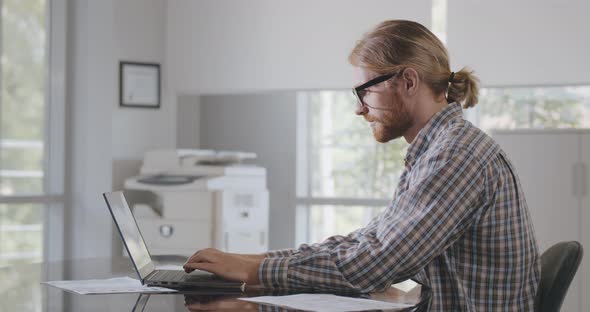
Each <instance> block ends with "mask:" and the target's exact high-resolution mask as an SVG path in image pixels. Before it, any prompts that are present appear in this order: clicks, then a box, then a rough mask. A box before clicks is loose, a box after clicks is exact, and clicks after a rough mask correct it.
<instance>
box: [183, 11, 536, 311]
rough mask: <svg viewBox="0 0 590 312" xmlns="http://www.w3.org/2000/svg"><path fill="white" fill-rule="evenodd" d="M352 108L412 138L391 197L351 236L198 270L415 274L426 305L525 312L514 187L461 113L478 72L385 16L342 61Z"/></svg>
mask: <svg viewBox="0 0 590 312" xmlns="http://www.w3.org/2000/svg"><path fill="white" fill-rule="evenodd" d="M349 60H350V62H351V63H352V65H354V66H355V70H356V76H357V80H358V84H357V87H355V88H354V89H353V92H354V94H355V96H356V99H357V103H358V105H357V109H356V114H357V115H359V116H363V117H364V119H365V120H366V121H367V122H368V123H369V124H370V127H371V129H372V132H373V136H374V137H375V139H376V140H377V141H378V142H381V143H386V142H389V141H391V140H394V139H396V138H399V137H404V139H405V140H406V141H407V142H408V143H410V146H409V148H408V151H407V155H406V158H405V170H404V171H403V173H402V175H401V177H400V182H399V184H398V187H397V189H396V192H395V195H394V198H393V200H392V202H391V204H390V206H389V207H388V209H386V210H385V211H384V212H383V213H382V214H381V215H379V216H377V217H376V218H375V219H373V220H372V221H371V222H370V223H369V224H368V225H367V226H366V227H364V228H361V229H358V230H356V231H354V232H352V233H350V234H348V235H347V236H333V237H330V238H328V239H327V240H325V241H324V242H322V243H318V244H312V245H305V244H304V245H301V246H299V248H297V249H288V250H278V251H272V252H269V253H267V254H265V255H241V254H230V253H224V252H220V251H218V250H215V249H205V250H202V251H198V252H197V253H195V254H194V255H193V256H192V257H191V258H189V259H188V260H187V263H186V264H185V269H186V270H187V272H188V271H191V270H194V269H201V270H206V271H210V272H213V273H216V274H218V275H220V276H222V277H225V278H227V279H232V280H240V281H244V282H246V283H248V284H260V285H261V286H263V287H268V288H283V289H301V290H313V291H334V290H338V289H355V290H358V291H360V292H367V293H368V292H376V291H383V290H385V289H386V288H387V287H390V286H391V284H392V283H396V282H400V281H403V280H406V279H414V280H416V281H417V282H419V283H420V284H422V285H425V286H427V287H430V288H431V289H432V292H433V297H432V301H431V303H430V310H433V311H456V310H465V311H533V309H534V306H533V305H534V297H535V293H536V289H537V285H538V281H539V278H540V258H539V254H538V249H537V244H536V240H535V235H534V231H533V227H532V223H531V219H530V216H529V213H528V208H527V205H526V201H525V199H524V195H523V193H522V188H521V186H520V183H519V180H518V177H517V175H516V172H515V170H514V167H513V166H512V164H511V163H510V161H509V160H508V157H507V156H506V154H505V153H504V152H503V151H502V150H501V149H500V147H499V146H498V145H497V144H496V143H495V142H494V141H493V140H492V139H491V138H490V137H489V136H487V135H486V134H485V133H483V132H482V131H481V130H479V129H477V128H476V127H474V126H473V125H472V124H471V123H470V122H468V121H466V120H464V119H463V117H462V108H461V105H460V104H459V103H463V107H465V108H468V107H472V106H474V105H475V104H477V92H478V85H477V78H476V77H475V76H473V73H472V72H470V71H469V70H467V69H462V70H461V71H459V72H456V73H454V72H451V71H450V70H449V62H448V55H447V51H446V49H445V48H444V46H443V45H442V43H441V42H440V41H439V40H438V39H437V38H436V36H434V35H433V34H432V33H431V32H430V31H428V29H426V28H425V27H424V26H422V25H420V24H418V23H415V22H411V21H402V20H396V21H385V22H383V23H381V24H380V25H378V26H377V27H376V28H375V29H374V30H373V31H371V32H369V33H367V34H365V36H364V37H363V38H362V39H361V40H360V41H359V42H358V43H357V45H356V46H355V48H354V49H353V51H352V52H351V54H350V57H349Z"/></svg>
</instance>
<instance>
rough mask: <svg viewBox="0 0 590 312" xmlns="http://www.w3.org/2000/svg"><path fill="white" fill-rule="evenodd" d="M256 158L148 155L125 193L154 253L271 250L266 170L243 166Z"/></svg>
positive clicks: (226, 154) (229, 154) (190, 153)
mask: <svg viewBox="0 0 590 312" xmlns="http://www.w3.org/2000/svg"><path fill="white" fill-rule="evenodd" d="M254 158H256V154H253V153H241V152H215V151H211V150H157V151H151V152H148V153H146V154H145V157H144V160H143V165H142V167H141V170H140V175H139V176H137V177H131V178H129V179H127V180H126V181H125V190H126V193H127V198H128V200H129V202H130V206H131V207H132V210H133V214H134V215H135V218H136V220H137V224H138V226H139V228H140V230H141V233H142V235H143V238H144V240H145V241H146V243H147V245H148V248H149V249H150V252H151V253H152V254H154V255H183V256H190V255H192V254H193V253H194V252H195V251H196V250H199V249H202V248H207V247H214V248H217V249H220V250H223V251H227V252H235V253H262V252H265V251H267V250H268V226H269V217H268V215H269V213H268V190H267V186H266V170H265V168H262V167H258V166H254V165H245V164H242V161H243V160H245V159H254Z"/></svg>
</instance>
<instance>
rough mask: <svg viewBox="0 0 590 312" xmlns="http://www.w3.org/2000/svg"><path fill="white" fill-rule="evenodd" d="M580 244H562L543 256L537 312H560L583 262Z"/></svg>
mask: <svg viewBox="0 0 590 312" xmlns="http://www.w3.org/2000/svg"><path fill="white" fill-rule="evenodd" d="M583 254H584V249H583V248H582V245H581V244H580V243H579V242H576V241H571V242H560V243H557V244H555V245H553V246H551V247H550V248H549V249H547V250H546V251H545V252H544V253H543V254H542V255H541V282H540V283H539V288H538V289H537V295H536V298H535V311H536V312H559V310H560V309H561V304H562V303H563V299H564V298H565V294H566V293H567V290H568V288H569V286H570V283H571V282H572V280H573V279H574V275H576V271H577V270H578V266H580V262H581V261H582V256H583Z"/></svg>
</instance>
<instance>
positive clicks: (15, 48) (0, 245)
mask: <svg viewBox="0 0 590 312" xmlns="http://www.w3.org/2000/svg"><path fill="white" fill-rule="evenodd" d="M1 9H2V15H1V16H0V23H1V25H2V27H1V29H2V33H1V34H0V40H1V42H0V64H1V66H0V68H1V71H0V139H1V140H2V143H3V145H2V148H1V149H0V169H1V170H3V174H2V176H0V194H2V195H13V194H31V193H42V192H43V180H42V177H19V176H15V175H11V174H8V173H7V171H15V170H16V171H23V170H24V171H33V172H43V159H44V155H43V148H42V145H39V144H37V146H35V144H32V146H26V144H25V146H22V145H21V146H19V144H20V143H22V142H23V141H27V142H29V143H30V142H43V140H44V128H45V122H44V116H45V112H44V109H45V83H46V68H47V66H46V26H45V25H46V18H45V16H46V14H47V12H46V1H45V0H3V1H2V8H1ZM7 142H12V143H13V144H12V145H10V144H8V143H7ZM14 143H16V145H15V144H14ZM42 224H43V206H41V205H34V204H12V205H0V266H3V265H8V264H14V263H17V262H23V260H24V261H39V260H41V258H40V257H39V256H36V257H28V258H26V259H18V258H13V257H12V256H10V255H15V254H19V253H31V254H39V255H40V254H41V253H42V248H43V246H42V241H43V240H42V237H43V231H42ZM9 256H10V257H9ZM35 283H38V277H37V280H35ZM2 286H3V285H0V288H2Z"/></svg>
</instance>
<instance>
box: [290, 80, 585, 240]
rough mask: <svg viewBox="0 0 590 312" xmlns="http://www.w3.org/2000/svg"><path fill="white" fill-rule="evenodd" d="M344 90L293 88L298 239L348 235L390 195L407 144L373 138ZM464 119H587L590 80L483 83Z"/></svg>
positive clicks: (572, 124)
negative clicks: (545, 84)
mask: <svg viewBox="0 0 590 312" xmlns="http://www.w3.org/2000/svg"><path fill="white" fill-rule="evenodd" d="M354 101H355V100H354V97H353V96H352V95H351V94H350V91H348V90H344V91H343V90H339V91H314V92H301V93H299V95H298V106H299V108H298V139H297V154H298V155H297V184H296V185H297V190H296V192H297V202H296V204H297V218H298V221H297V231H298V233H297V243H303V242H319V241H322V240H323V239H325V238H326V237H329V236H331V235H334V234H340V235H346V234H348V233H349V232H351V231H353V230H355V229H357V228H360V227H362V226H364V225H366V224H367V223H368V222H369V221H370V220H371V218H373V217H374V216H376V215H377V214H378V213H379V212H381V211H382V210H383V209H385V208H386V207H387V205H388V203H389V201H390V200H391V199H392V197H393V194H394V192H395V188H396V186H397V181H398V177H399V175H400V174H401V172H402V170H403V158H404V156H405V153H406V150H407V144H406V143H405V141H404V140H403V139H398V140H395V141H392V142H389V143H387V144H380V143H377V142H376V141H375V140H374V139H373V137H372V134H371V130H370V129H369V127H368V125H367V123H366V122H365V121H364V120H363V118H361V117H359V116H356V115H355V114H354V107H355V102H354ZM464 116H465V118H466V119H468V120H470V121H471V122H473V123H474V124H475V125H476V126H478V127H480V128H481V129H482V130H484V131H486V132H488V133H493V129H512V128H581V127H590V87H589V86H560V87H514V88H483V89H481V91H480V101H479V103H478V105H477V106H476V107H475V108H474V109H467V110H464Z"/></svg>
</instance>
